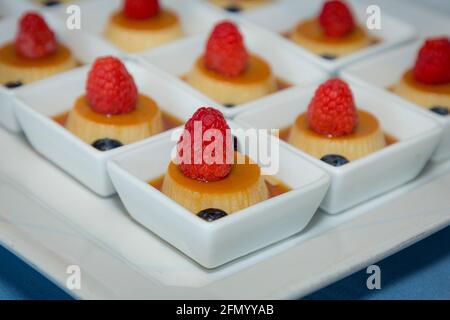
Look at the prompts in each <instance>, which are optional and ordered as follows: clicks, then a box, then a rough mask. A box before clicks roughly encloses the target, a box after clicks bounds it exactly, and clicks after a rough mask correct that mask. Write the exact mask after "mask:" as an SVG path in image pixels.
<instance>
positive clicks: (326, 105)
mask: <svg viewBox="0 0 450 320" xmlns="http://www.w3.org/2000/svg"><path fill="white" fill-rule="evenodd" d="M307 118H308V125H309V128H310V129H311V130H313V131H314V132H316V133H318V134H321V135H326V136H329V137H339V136H344V135H348V134H351V133H353V132H354V130H355V128H356V126H357V125H358V113H357V110H356V107H355V102H354V100H353V94H352V92H351V90H350V88H349V86H348V85H347V83H345V82H344V81H342V80H340V79H337V78H334V79H330V80H328V81H326V82H325V83H323V84H322V85H320V86H319V88H318V89H317V90H316V92H315V94H314V97H313V99H312V100H311V102H310V104H309V106H308V112H307Z"/></svg>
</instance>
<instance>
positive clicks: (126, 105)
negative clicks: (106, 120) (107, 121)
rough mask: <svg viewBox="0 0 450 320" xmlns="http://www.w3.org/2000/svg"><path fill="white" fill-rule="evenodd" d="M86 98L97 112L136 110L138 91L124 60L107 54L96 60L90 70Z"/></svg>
mask: <svg viewBox="0 0 450 320" xmlns="http://www.w3.org/2000/svg"><path fill="white" fill-rule="evenodd" d="M86 98H87V101H88V103H89V105H90V106H91V108H92V110H94V111H95V112H97V113H101V114H106V115H116V114H122V113H128V112H131V111H133V110H134V108H135V107H136V102H137V98H138V91H137V87H136V84H135V83H134V80H133V77H132V76H131V75H130V74H129V73H128V70H127V69H126V67H125V65H124V64H123V63H122V61H120V60H119V59H117V58H115V57H111V56H106V57H101V58H98V59H97V60H95V62H94V64H93V66H92V68H91V70H90V71H89V74H88V78H87V82H86Z"/></svg>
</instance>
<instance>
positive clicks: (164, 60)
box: [139, 23, 328, 118]
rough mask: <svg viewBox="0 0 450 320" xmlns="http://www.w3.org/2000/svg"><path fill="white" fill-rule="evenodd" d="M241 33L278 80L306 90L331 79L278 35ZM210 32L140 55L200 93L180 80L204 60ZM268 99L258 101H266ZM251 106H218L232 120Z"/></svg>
mask: <svg viewBox="0 0 450 320" xmlns="http://www.w3.org/2000/svg"><path fill="white" fill-rule="evenodd" d="M238 26H239V29H240V31H241V32H242V34H243V37H244V39H245V44H246V46H247V48H248V50H249V51H250V52H253V53H256V54H258V55H259V56H261V57H263V58H264V59H265V60H266V61H267V62H268V63H269V64H270V66H271V67H272V71H273V73H274V75H275V76H276V77H277V78H280V79H281V80H284V81H287V82H288V83H290V84H291V85H292V87H295V86H301V87H303V86H307V85H308V84H311V83H315V82H317V81H322V80H324V79H326V78H327V77H328V75H327V73H326V72H324V71H323V70H322V69H320V68H318V67H316V66H315V65H313V64H311V63H309V62H307V61H305V59H303V58H302V55H299V54H297V53H296V52H295V51H293V50H292V49H290V48H289V47H288V46H286V43H284V42H283V41H280V39H279V37H277V36H276V35H274V34H272V33H270V32H266V31H264V30H262V29H260V28H259V27H254V26H251V25H248V24H243V23H238ZM208 36H209V32H208V33H205V34H202V35H197V36H193V37H189V38H187V39H184V40H180V41H177V42H176V43H172V44H169V45H166V46H164V47H160V48H156V49H154V50H151V51H147V52H144V53H142V54H140V55H139V57H140V58H142V60H143V61H146V62H149V63H151V64H153V65H155V66H157V67H158V68H160V69H162V70H164V71H166V72H167V73H169V74H171V75H172V76H173V77H174V81H176V82H178V83H181V84H182V85H183V86H185V87H187V88H189V89H190V90H191V91H195V92H200V91H198V90H197V89H195V88H193V87H191V86H190V85H189V84H188V83H186V82H185V81H183V80H181V77H182V76H184V75H186V74H187V73H188V72H189V70H190V69H191V68H192V66H193V65H194V62H195V60H196V59H197V58H198V57H199V56H201V55H202V54H203V52H204V49H205V43H206V41H207V39H208ZM290 89H291V88H288V89H284V90H281V91H278V92H275V93H273V94H271V95H269V96H272V95H280V94H281V95H282V94H284V93H285V92H286V91H288V90H290ZM269 96H265V97H262V98H260V99H258V101H261V100H264V99H267V97H269ZM249 105H250V104H248V103H246V104H241V105H236V106H234V107H232V108H226V107H225V106H223V105H222V104H220V103H216V105H215V107H216V108H218V109H219V110H220V111H221V112H222V113H223V114H224V115H225V116H227V117H229V118H232V117H233V116H235V115H236V114H238V113H240V112H243V111H245V110H247V109H248V108H249Z"/></svg>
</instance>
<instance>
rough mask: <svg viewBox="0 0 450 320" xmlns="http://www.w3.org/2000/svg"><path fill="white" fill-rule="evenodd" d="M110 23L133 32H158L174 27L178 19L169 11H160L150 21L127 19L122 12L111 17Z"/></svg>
mask: <svg viewBox="0 0 450 320" xmlns="http://www.w3.org/2000/svg"><path fill="white" fill-rule="evenodd" d="M111 21H112V22H113V23H115V24H117V25H120V26H122V27H124V28H128V29H135V30H144V31H145V30H159V29H165V28H168V27H171V26H174V25H175V24H177V23H178V17H177V15H176V14H175V13H173V12H172V11H170V10H165V9H163V10H161V11H160V12H159V13H158V15H156V16H155V17H152V18H150V19H143V20H132V19H128V18H127V17H126V16H125V15H124V14H123V12H122V10H120V11H117V12H115V13H114V14H113V15H112V16H111Z"/></svg>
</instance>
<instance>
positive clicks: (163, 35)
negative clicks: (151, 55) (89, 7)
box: [105, 0, 183, 52]
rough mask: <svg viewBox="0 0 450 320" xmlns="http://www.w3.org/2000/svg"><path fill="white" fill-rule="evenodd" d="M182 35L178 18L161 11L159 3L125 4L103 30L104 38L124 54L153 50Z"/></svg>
mask: <svg viewBox="0 0 450 320" xmlns="http://www.w3.org/2000/svg"><path fill="white" fill-rule="evenodd" d="M182 35H183V32H182V28H181V23H180V21H179V19H178V17H177V15H176V14H175V13H174V12H172V11H170V10H167V9H163V8H161V7H160V5H159V1H158V0H124V4H123V8H122V9H121V10H119V11H117V12H115V13H113V15H112V16H111V17H110V19H109V22H108V25H107V27H106V30H105V37H106V38H107V39H108V40H109V41H111V42H112V43H114V44H115V45H116V46H117V47H119V48H120V49H122V50H124V51H126V52H138V51H142V50H145V49H149V48H152V47H156V46H159V45H161V44H164V43H167V42H170V41H173V40H175V39H177V38H180V37H181V36H182Z"/></svg>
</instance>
